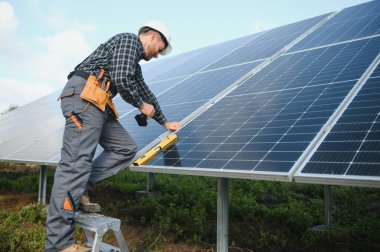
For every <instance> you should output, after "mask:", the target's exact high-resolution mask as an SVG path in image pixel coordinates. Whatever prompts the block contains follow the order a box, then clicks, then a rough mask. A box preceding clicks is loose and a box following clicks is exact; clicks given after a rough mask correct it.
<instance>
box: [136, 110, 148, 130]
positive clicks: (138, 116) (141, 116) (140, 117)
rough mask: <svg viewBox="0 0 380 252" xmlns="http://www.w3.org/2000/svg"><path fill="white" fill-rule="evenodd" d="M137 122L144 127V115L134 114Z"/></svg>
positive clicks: (146, 122)
mask: <svg viewBox="0 0 380 252" xmlns="http://www.w3.org/2000/svg"><path fill="white" fill-rule="evenodd" d="M135 119H136V122H137V124H138V125H139V126H140V127H141V126H143V127H146V126H147V125H148V121H147V120H146V115H145V114H143V113H141V114H139V115H136V116H135Z"/></svg>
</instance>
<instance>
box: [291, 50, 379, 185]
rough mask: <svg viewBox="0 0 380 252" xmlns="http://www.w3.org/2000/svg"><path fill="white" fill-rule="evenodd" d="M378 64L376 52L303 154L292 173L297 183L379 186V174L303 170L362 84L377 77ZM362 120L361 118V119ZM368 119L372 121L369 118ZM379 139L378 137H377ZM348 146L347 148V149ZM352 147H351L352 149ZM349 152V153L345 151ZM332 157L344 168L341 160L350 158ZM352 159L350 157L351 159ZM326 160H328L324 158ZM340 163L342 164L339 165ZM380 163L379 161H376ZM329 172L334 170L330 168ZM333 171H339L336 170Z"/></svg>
mask: <svg viewBox="0 0 380 252" xmlns="http://www.w3.org/2000/svg"><path fill="white" fill-rule="evenodd" d="M379 64H380V53H378V55H377V57H376V58H375V60H374V61H373V62H372V64H371V65H370V66H369V67H368V69H367V70H366V72H365V73H364V74H363V76H362V78H361V79H360V80H359V81H358V83H357V84H356V86H355V88H354V89H353V90H351V92H350V94H349V95H348V96H347V97H346V99H345V101H344V102H343V103H342V104H341V106H340V107H339V108H338V109H337V111H336V112H335V114H334V116H333V117H331V120H329V121H328V122H327V123H326V125H325V129H324V131H323V132H321V133H320V135H319V136H318V139H316V141H315V144H314V146H313V148H312V149H311V150H310V151H309V152H308V153H307V155H305V158H304V160H303V161H302V163H301V164H300V166H299V167H298V168H297V172H296V173H295V174H294V180H295V181H296V182H299V183H313V184H332V185H347V186H365V187H380V175H377V176H363V175H347V174H323V173H306V172H303V170H304V169H305V167H306V165H308V163H309V161H310V160H311V159H312V158H313V157H315V155H316V153H317V154H318V148H320V147H321V145H322V144H324V143H325V139H326V138H327V137H330V136H331V130H333V129H334V126H335V125H336V124H337V123H338V122H340V121H339V120H341V119H342V116H343V115H344V114H345V113H347V111H348V110H347V109H348V108H349V106H350V104H351V103H352V102H353V101H354V100H355V99H356V98H357V94H358V93H359V92H360V90H362V88H363V86H364V85H365V84H366V82H367V81H369V80H371V78H379V76H377V74H378V70H379V68H380V67H379V66H380V65H379ZM361 121H362V120H361ZM370 121H373V119H372V120H370ZM351 137H352V138H358V139H364V138H363V136H360V135H359V136H358V135H351ZM379 139H380V138H379ZM336 148H345V149H346V150H351V151H353V150H358V149H359V147H358V146H351V145H341V144H340V145H337V146H336ZM347 148H349V149H347ZM352 148H353V149H352ZM346 154H349V153H346ZM334 158H336V159H339V160H337V161H339V162H337V164H335V165H336V166H337V169H345V168H344V167H343V163H342V162H343V161H344V160H347V159H350V157H348V156H345V155H344V153H343V156H334ZM350 160H352V157H351V159H350ZM326 162H328V161H327V160H326ZM340 163H341V164H342V165H340ZM378 163H380V161H379V162H378ZM330 172H334V170H331V171H330ZM335 173H339V172H338V171H336V172H335Z"/></svg>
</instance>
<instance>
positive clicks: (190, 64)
mask: <svg viewBox="0 0 380 252" xmlns="http://www.w3.org/2000/svg"><path fill="white" fill-rule="evenodd" d="M257 36H259V34H252V35H249V36H245V37H242V38H238V39H234V40H230V41H227V42H224V43H221V44H217V45H212V46H209V47H206V48H202V49H200V50H199V49H198V50H196V51H195V52H194V53H192V52H190V53H188V54H190V55H192V57H190V58H188V59H187V60H186V61H183V62H182V63H180V64H177V65H176V66H174V67H172V68H162V67H160V68H159V69H157V70H156V72H157V71H163V69H167V70H166V71H165V70H164V71H163V72H160V73H157V74H156V78H154V79H153V80H154V81H157V80H165V79H170V78H174V77H178V76H186V75H189V74H194V73H196V72H201V71H202V70H203V68H205V67H206V66H208V65H210V64H212V63H213V62H214V61H216V60H218V59H219V58H221V57H223V56H224V55H226V54H228V53H230V52H232V51H233V50H235V49H236V48H238V47H239V46H241V45H242V44H244V43H247V42H248V41H250V40H252V39H254V38H256V37H257ZM172 61H177V57H175V58H173V59H172Z"/></svg>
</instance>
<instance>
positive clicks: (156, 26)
mask: <svg viewBox="0 0 380 252" xmlns="http://www.w3.org/2000/svg"><path fill="white" fill-rule="evenodd" d="M144 27H149V28H152V29H153V30H156V31H158V32H159V33H161V34H162V35H163V36H164V38H163V39H164V40H166V42H167V45H166V47H165V49H164V50H163V51H162V52H161V53H160V54H161V55H167V54H169V53H170V52H171V51H172V46H171V45H170V39H171V36H170V32H169V30H168V28H167V27H166V26H165V25H164V24H163V23H162V22H161V21H158V20H151V21H148V22H147V23H146V24H144V25H143V26H142V27H141V28H140V29H142V28H144Z"/></svg>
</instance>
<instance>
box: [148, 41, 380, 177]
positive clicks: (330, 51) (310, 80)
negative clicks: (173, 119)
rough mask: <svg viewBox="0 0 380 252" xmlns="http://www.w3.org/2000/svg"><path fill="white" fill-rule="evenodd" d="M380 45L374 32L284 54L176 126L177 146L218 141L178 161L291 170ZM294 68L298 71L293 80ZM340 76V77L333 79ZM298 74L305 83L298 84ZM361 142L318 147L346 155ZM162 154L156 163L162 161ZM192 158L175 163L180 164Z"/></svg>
mask: <svg viewBox="0 0 380 252" xmlns="http://www.w3.org/2000/svg"><path fill="white" fill-rule="evenodd" d="M379 51H380V38H372V39H367V40H361V41H354V42H350V43H347V44H340V45H335V46H332V47H331V48H320V49H316V50H313V51H304V52H299V53H295V54H288V55H284V56H281V57H280V58H278V59H276V60H275V61H274V62H272V63H271V64H270V65H269V66H267V67H266V68H264V69H263V70H261V71H260V72H258V73H257V74H256V75H254V76H252V77H251V78H249V79H248V80H247V81H245V82H244V84H242V85H240V86H239V87H237V88H236V89H235V90H234V91H232V92H231V93H230V94H228V95H227V96H225V97H224V98H223V99H221V100H220V101H219V102H218V103H216V104H215V105H214V106H212V107H211V108H209V109H208V110H207V111H205V112H204V113H203V114H201V115H200V116H199V117H197V118H195V119H194V120H193V121H192V122H190V123H189V124H187V125H186V126H185V127H184V128H183V129H182V130H180V131H179V132H178V135H179V137H180V139H181V140H180V141H179V142H178V143H177V146H178V148H181V145H182V144H184V143H189V142H190V143H193V144H195V145H194V147H193V148H192V149H188V150H187V152H188V153H191V152H197V151H199V150H198V148H201V146H205V145H206V146H207V145H208V144H213V146H212V148H210V150H209V151H202V156H201V157H200V156H199V155H195V156H194V155H191V154H185V155H184V156H181V155H179V157H178V160H180V161H182V160H183V159H186V160H191V163H192V165H193V166H191V167H196V168H210V169H216V168H218V169H217V170H218V172H222V171H226V172H228V170H229V169H230V170H233V171H235V172H237V171H238V170H239V169H241V170H242V171H245V172H246V171H251V172H253V171H260V172H285V173H286V172H289V171H290V169H291V168H292V167H293V165H294V163H295V162H296V161H297V160H298V159H299V157H300V156H301V155H302V153H303V152H304V151H305V148H306V147H307V146H308V145H309V144H310V142H311V141H312V140H313V139H314V138H315V136H316V135H317V133H318V132H319V131H321V129H322V127H323V126H324V125H325V123H326V122H327V120H328V119H329V118H330V117H331V115H332V114H333V113H334V111H335V110H336V108H337V107H338V106H339V105H340V103H341V102H342V101H343V99H344V98H345V97H346V96H347V94H348V93H349V91H350V90H351V89H352V88H353V86H354V85H355V84H356V82H357V80H358V79H359V78H360V77H361V75H362V74H363V72H364V70H365V69H366V68H367V67H368V66H369V65H370V64H371V63H372V61H373V59H374V58H375V56H376V55H377V53H378V52H379ZM369 52H372V53H369ZM305 62H309V63H308V64H304V63H305ZM316 62H318V64H317V63H316ZM357 67H361V69H364V70H362V73H361V74H359V73H357V74H356V75H355V76H354V79H352V78H353V77H352V75H346V76H344V75H342V73H343V72H345V69H355V68H357ZM327 68H329V69H333V71H328V70H327ZM295 69H297V71H295ZM288 71H291V72H297V73H298V74H293V77H292V78H291V77H290V76H289V75H288ZM324 76H327V78H323V77H324ZM337 76H340V77H341V78H340V80H339V81H335V80H336V79H337ZM282 77H284V78H285V79H282ZM297 78H298V79H302V80H306V81H304V82H297V84H296V85H295V84H294V83H295V82H294V80H295V79H297ZM318 78H319V79H320V80H318ZM316 80H318V81H316ZM322 80H323V81H322ZM373 97H374V96H373V95H372V94H371V95H365V96H364V97H363V98H362V99H365V98H368V99H372V98H373ZM362 99H360V100H362ZM359 102H360V101H359ZM252 129H253V130H252ZM250 130H252V131H251V132H250ZM182 131H184V132H185V134H184V135H182V134H181V132H182ZM192 132H193V133H192ZM196 132H198V134H197V133H196ZM236 132H244V133H245V134H240V135H237V134H235V133H236ZM374 136H376V135H374ZM360 143H361V142H360V141H357V142H355V141H350V142H348V144H345V145H341V144H339V143H323V144H322V145H321V146H320V148H321V150H322V151H328V150H335V151H339V152H342V155H340V156H338V157H337V158H338V159H339V160H344V158H346V155H345V154H344V153H345V152H349V151H351V150H353V149H355V148H357V146H358V145H360ZM206 153H209V155H206ZM226 153H228V154H226ZM181 154H183V152H182V153H181ZM187 157H190V158H187ZM162 158H163V156H160V157H159V158H158V159H156V160H155V161H154V162H153V163H152V165H158V164H160V163H162V160H161V161H160V159H162ZM195 160H198V162H196V161H195ZM189 162H190V161H186V162H176V163H175V164H174V165H173V166H174V167H176V169H178V168H179V167H184V166H185V164H188V163H189ZM208 165H209V166H208ZM218 165H219V166H218ZM234 165H236V166H234ZM244 165H247V166H246V167H244ZM191 167H188V168H190V169H191Z"/></svg>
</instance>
